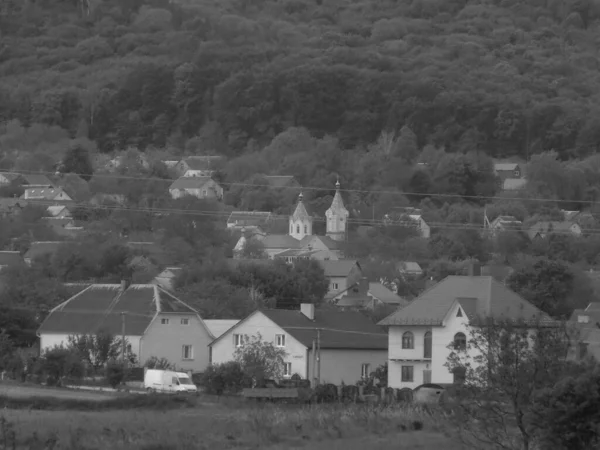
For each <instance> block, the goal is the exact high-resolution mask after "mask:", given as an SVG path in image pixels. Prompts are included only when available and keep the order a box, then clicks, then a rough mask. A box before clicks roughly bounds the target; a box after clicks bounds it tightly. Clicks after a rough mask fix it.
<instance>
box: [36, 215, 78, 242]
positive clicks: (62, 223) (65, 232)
mask: <svg viewBox="0 0 600 450" xmlns="http://www.w3.org/2000/svg"><path fill="white" fill-rule="evenodd" d="M42 220H43V221H44V223H45V224H46V225H48V226H49V227H50V228H52V230H53V231H54V233H55V234H56V235H57V236H61V237H64V238H74V237H77V236H78V235H80V234H81V232H83V231H84V228H83V227H82V226H79V225H77V224H76V223H75V220H73V218H72V217H64V218H59V217H42Z"/></svg>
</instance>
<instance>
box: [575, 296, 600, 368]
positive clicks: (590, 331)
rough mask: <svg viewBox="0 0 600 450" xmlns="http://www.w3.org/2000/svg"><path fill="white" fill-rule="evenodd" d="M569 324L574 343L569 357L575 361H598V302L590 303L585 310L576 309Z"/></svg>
mask: <svg viewBox="0 0 600 450" xmlns="http://www.w3.org/2000/svg"><path fill="white" fill-rule="evenodd" d="M569 322H570V324H571V327H572V331H573V338H574V341H575V344H574V348H573V349H572V354H571V357H572V358H573V359H576V360H582V359H584V358H590V357H591V358H594V359H595V360H596V361H598V360H600V302H592V303H590V304H589V305H588V306H587V307H586V308H585V309H576V310H574V311H573V313H572V314H571V318H570V319H569Z"/></svg>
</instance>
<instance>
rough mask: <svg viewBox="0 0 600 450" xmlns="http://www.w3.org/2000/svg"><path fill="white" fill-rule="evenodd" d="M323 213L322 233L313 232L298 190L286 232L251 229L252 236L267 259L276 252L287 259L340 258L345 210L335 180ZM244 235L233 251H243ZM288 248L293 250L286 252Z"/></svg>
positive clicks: (343, 235) (275, 254)
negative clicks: (277, 232)
mask: <svg viewBox="0 0 600 450" xmlns="http://www.w3.org/2000/svg"><path fill="white" fill-rule="evenodd" d="M325 216H326V219H327V223H326V235H325V236H318V235H314V234H313V216H311V215H310V214H309V213H308V211H307V210H306V207H305V205H304V203H303V195H302V193H300V195H299V196H298V203H297V205H296V209H295V210H294V212H293V214H292V215H291V216H290V217H289V221H288V223H289V233H288V234H266V235H261V234H256V233H254V237H253V238H254V239H257V240H259V241H260V242H261V244H262V246H263V248H264V251H265V253H266V254H267V256H268V257H269V258H271V259H273V258H275V257H276V256H279V255H282V257H283V258H284V259H286V260H288V259H287V258H290V259H291V260H293V259H299V258H305V257H310V259H316V260H338V259H341V258H342V257H343V253H342V247H343V244H342V242H343V241H345V239H346V230H347V226H348V216H349V212H348V210H347V209H346V208H345V206H344V201H343V199H342V196H341V193H340V183H339V181H338V182H337V183H336V192H335V195H334V197H333V201H332V202H331V206H330V208H329V209H328V210H327V211H326V213H325ZM248 238H249V237H248V236H246V235H242V236H241V237H240V239H239V240H238V242H237V244H236V246H235V248H234V254H237V255H240V254H241V253H242V252H243V249H244V246H245V245H246V242H247V240H248ZM290 250H294V251H296V252H294V251H293V252H290ZM297 251H299V252H297ZM284 252H286V253H284Z"/></svg>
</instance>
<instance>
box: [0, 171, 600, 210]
mask: <svg viewBox="0 0 600 450" xmlns="http://www.w3.org/2000/svg"><path fill="white" fill-rule="evenodd" d="M0 173H15V174H25V175H39V174H43V175H54V176H56V174H57V173H56V172H49V171H40V172H35V171H14V172H9V171H4V172H2V171H0ZM68 174H72V175H77V176H79V177H88V176H89V174H82V173H75V172H68V173H64V174H63V173H61V175H68ZM93 177H96V178H107V179H115V180H136V181H151V182H163V183H170V184H173V183H174V182H175V181H176V180H173V179H170V178H169V179H166V178H158V177H147V176H140V177H134V176H128V175H113V174H104V173H94V174H93V176H92V178H93ZM180 178H182V177H180ZM187 178H192V179H193V178H195V177H187ZM218 184H219V185H223V186H230V187H235V186H239V187H260V188H268V189H278V190H281V189H291V190H295V191H302V190H305V191H333V190H334V189H333V188H329V187H318V186H273V185H271V184H255V183H240V182H225V181H222V182H218ZM25 188H26V187H25ZM340 192H347V193H360V194H386V195H402V196H415V197H417V196H420V197H434V198H457V199H469V200H504V201H507V200H518V201H530V202H551V203H552V202H553V203H582V204H591V205H593V204H596V203H599V202H598V201H595V200H575V199H547V198H540V197H513V196H510V195H508V196H506V197H502V196H497V195H496V196H489V195H487V196H486V195H462V194H445V193H423V192H406V191H397V190H396V191H389V190H378V189H342V188H340Z"/></svg>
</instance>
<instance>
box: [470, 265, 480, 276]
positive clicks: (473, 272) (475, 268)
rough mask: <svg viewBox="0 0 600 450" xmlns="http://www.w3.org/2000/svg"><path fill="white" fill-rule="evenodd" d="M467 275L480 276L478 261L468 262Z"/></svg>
mask: <svg viewBox="0 0 600 450" xmlns="http://www.w3.org/2000/svg"><path fill="white" fill-rule="evenodd" d="M469 276H470V277H480V276H481V265H480V264H479V263H478V262H471V263H469Z"/></svg>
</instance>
